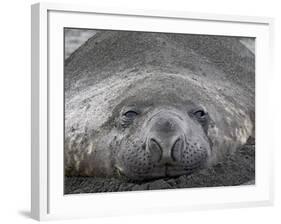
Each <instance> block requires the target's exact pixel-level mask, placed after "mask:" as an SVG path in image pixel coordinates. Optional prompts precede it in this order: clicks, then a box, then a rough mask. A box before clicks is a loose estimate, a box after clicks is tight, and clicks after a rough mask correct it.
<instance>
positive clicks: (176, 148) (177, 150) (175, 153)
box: [171, 138, 183, 161]
mask: <svg viewBox="0 0 281 224" xmlns="http://www.w3.org/2000/svg"><path fill="white" fill-rule="evenodd" d="M182 147H183V140H182V139H181V138H178V139H177V140H176V141H175V143H174V145H173V146H172V152H171V157H172V159H173V160H174V161H176V160H177V158H178V159H179V158H180V157H181V151H182Z"/></svg>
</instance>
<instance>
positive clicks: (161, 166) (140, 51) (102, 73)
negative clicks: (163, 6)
mask: <svg viewBox="0 0 281 224" xmlns="http://www.w3.org/2000/svg"><path fill="white" fill-rule="evenodd" d="M254 60H255V58H254V54H253V53H252V52H251V51H249V50H248V49H247V48H245V47H244V46H243V44H241V42H240V41H239V39H238V38H235V37H222V36H221V37H219V36H204V35H186V34H169V33H146V32H127V31H101V32H99V33H98V34H96V35H95V36H94V37H92V38H90V39H89V40H88V41H87V42H86V43H85V44H84V45H82V46H81V47H80V48H79V49H78V50H77V51H76V52H74V53H73V54H72V55H71V56H70V57H69V58H68V59H67V60H66V61H65V141H64V160H65V161H64V165H65V175H66V176H101V177H112V176H113V177H119V176H123V177H126V178H129V179H132V180H139V181H143V180H147V179H154V178H162V177H172V176H179V175H184V174H190V173H193V172H194V171H196V170H198V169H202V168H204V167H209V166H212V165H214V164H216V163H217V162H218V161H221V160H223V158H224V156H225V155H227V154H229V153H233V152H234V151H235V150H236V149H237V148H238V147H240V146H241V145H243V144H244V143H246V141H247V140H248V139H249V137H254V117H255V116H254V111H255V110H254V108H255V100H254V96H255V92H254V88H255V87H254V83H255V82H254Z"/></svg>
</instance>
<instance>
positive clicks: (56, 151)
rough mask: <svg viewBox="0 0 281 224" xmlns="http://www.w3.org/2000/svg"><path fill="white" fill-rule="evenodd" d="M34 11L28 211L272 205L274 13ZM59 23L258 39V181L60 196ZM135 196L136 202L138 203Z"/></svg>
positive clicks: (101, 212)
mask: <svg viewBox="0 0 281 224" xmlns="http://www.w3.org/2000/svg"><path fill="white" fill-rule="evenodd" d="M31 13H32V22H31V25H32V40H31V42H32V149H31V158H32V159H31V161H32V164H31V165H32V166H31V167H32V169H31V178H32V183H31V214H32V217H33V218H34V219H37V220H50V219H66V218H81V217H98V216H114V215H126V214H142V213H154V212H175V211H177V212H180V211H186V210H193V209H207V208H225V207H248V206H262V205H271V204H272V203H273V184H272V183H273V152H272V148H273V147H272V146H271V145H270V144H271V143H270V142H271V141H270V138H271V136H270V133H268V132H267V131H266V130H268V129H267V127H269V126H268V125H269V123H270V122H272V121H271V117H270V114H269V112H268V111H267V110H266V107H267V103H268V98H267V97H268V95H267V91H268V90H269V88H270V81H271V80H272V77H273V72H272V67H273V66H272V49H273V34H272V33H273V22H274V21H273V19H272V18H263V17H250V16H231V15H214V14H202V13H191V12H180V11H178V12H167V11H148V10H130V11H127V10H122V9H98V8H96V7H93V6H79V5H64V4H50V3H38V4H34V5H32V6H31ZM63 27H76V28H89V29H95V28H96V29H117V30H118V29H120V30H138V31H159V32H161V31H163V32H164V31H165V32H175V33H176V32H181V33H196V34H216V35H231V36H250V37H255V38H256V112H257V113H256V139H257V140H256V150H257V153H256V183H255V185H254V186H253V185H249V186H238V187H220V188H216V187H214V188H202V189H201V188H196V189H179V190H167V191H145V192H144V191H143V192H122V193H101V194H83V195H64V194H63V166H62V164H63V131H62V128H63V60H64V57H63V51H64V49H63ZM136 202H137V203H136Z"/></svg>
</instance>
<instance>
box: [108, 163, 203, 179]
mask: <svg viewBox="0 0 281 224" xmlns="http://www.w3.org/2000/svg"><path fill="white" fill-rule="evenodd" d="M202 167H203V166H202V163H200V164H196V165H193V166H189V167H183V166H177V165H171V164H164V165H161V166H155V167H154V168H153V169H152V170H151V171H150V172H147V173H135V172H133V171H131V172H130V171H128V172H126V171H124V170H123V169H122V168H120V167H118V166H115V171H114V173H115V176H116V177H118V178H119V179H122V180H125V181H128V182H131V181H134V182H145V181H151V180H157V179H162V178H172V177H178V176H182V175H190V174H192V173H194V172H195V171H197V170H199V169H200V168H202Z"/></svg>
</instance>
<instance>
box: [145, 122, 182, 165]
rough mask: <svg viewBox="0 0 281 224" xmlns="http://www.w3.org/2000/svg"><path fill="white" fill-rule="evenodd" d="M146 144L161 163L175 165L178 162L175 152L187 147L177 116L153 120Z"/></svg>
mask: <svg viewBox="0 0 281 224" xmlns="http://www.w3.org/2000/svg"><path fill="white" fill-rule="evenodd" d="M146 144H147V148H148V150H149V152H150V153H151V155H152V156H153V157H154V158H156V161H158V163H159V164H160V165H173V164H175V162H176V155H175V152H177V151H181V150H183V148H184V147H185V143H184V133H183V131H182V129H181V127H180V124H179V123H178V121H177V120H176V119H175V118H173V117H172V116H161V117H158V118H156V119H154V120H153V121H152V123H151V128H150V131H149V133H148V136H147V143H146Z"/></svg>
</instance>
